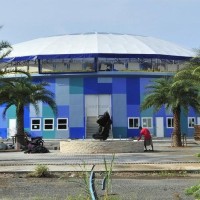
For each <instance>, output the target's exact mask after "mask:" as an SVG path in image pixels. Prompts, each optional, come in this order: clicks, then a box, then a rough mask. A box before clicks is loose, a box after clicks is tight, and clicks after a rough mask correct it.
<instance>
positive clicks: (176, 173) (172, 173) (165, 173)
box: [158, 170, 187, 177]
mask: <svg viewBox="0 0 200 200" xmlns="http://www.w3.org/2000/svg"><path fill="white" fill-rule="evenodd" d="M158 175H159V176H162V177H177V176H178V177H179V176H181V177H182V176H187V171H182V170H181V171H160V172H159V173H158Z"/></svg>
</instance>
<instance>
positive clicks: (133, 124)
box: [128, 117, 140, 129]
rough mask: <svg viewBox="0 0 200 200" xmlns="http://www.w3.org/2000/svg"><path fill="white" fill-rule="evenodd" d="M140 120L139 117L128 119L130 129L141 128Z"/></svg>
mask: <svg viewBox="0 0 200 200" xmlns="http://www.w3.org/2000/svg"><path fill="white" fill-rule="evenodd" d="M139 122H140V119H139V118H138V117H129V118H128V128H129V129H134V128H138V127H139Z"/></svg>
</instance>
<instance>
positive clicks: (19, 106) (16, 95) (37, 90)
mask: <svg viewBox="0 0 200 200" xmlns="http://www.w3.org/2000/svg"><path fill="white" fill-rule="evenodd" d="M46 86H48V84H47V83H44V82H41V83H38V84H34V83H32V81H31V79H30V78H18V79H10V80H3V81H2V83H1V88H0V105H2V104H5V109H4V112H3V115H4V116H5V114H6V111H7V110H8V109H9V108H10V107H11V106H13V105H14V106H15V107H16V118H17V136H18V137H17V144H20V145H24V144H25V140H24V137H23V136H24V107H25V106H27V105H29V104H32V105H33V106H34V108H35V110H36V112H37V113H38V112H39V107H38V103H39V102H41V101H42V102H43V103H46V104H48V105H49V106H50V107H51V108H52V110H53V111H54V112H55V113H56V103H55V101H54V98H53V93H52V92H50V91H48V90H47V89H46Z"/></svg>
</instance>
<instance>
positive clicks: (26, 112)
mask: <svg viewBox="0 0 200 200" xmlns="http://www.w3.org/2000/svg"><path fill="white" fill-rule="evenodd" d="M29 113H30V110H29V107H27V106H26V107H25V109H24V127H25V128H29V127H30V118H29Z"/></svg>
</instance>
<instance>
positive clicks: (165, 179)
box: [0, 172, 200, 200]
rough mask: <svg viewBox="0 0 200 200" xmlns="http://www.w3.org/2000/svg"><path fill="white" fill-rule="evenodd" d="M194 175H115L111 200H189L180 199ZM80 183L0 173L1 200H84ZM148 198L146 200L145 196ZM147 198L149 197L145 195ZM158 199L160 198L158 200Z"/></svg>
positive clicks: (65, 177)
mask: <svg viewBox="0 0 200 200" xmlns="http://www.w3.org/2000/svg"><path fill="white" fill-rule="evenodd" d="M102 179H103V175H102V174H96V180H97V181H96V191H97V193H98V197H100V199H101V198H103V195H104V192H105V191H103V190H102ZM199 180H200V179H199V175H198V174H192V175H188V174H184V173H176V174H173V173H168V172H163V173H162V174H156V173H151V174H140V173H131V172H130V173H116V174H113V177H112V185H113V186H112V193H111V194H110V196H112V199H113V200H114V199H116V200H118V199H121V200H126V199H131V200H134V199H139V200H143V199H144V200H146V199H154V200H156V199H158V200H160V199H162V200H164V199H175V200H180V199H192V198H191V197H187V196H185V195H184V189H185V188H187V187H190V186H192V185H194V184H196V183H197V182H198V181H199ZM85 189H86V187H85V183H84V179H83V178H81V177H80V174H79V173H74V172H71V173H70V172H68V173H59V174H51V176H50V177H45V178H34V177H29V176H27V174H23V173H13V174H12V173H0V199H1V200H13V199H14V200H24V199H26V200H27V199H28V200H29V199H30V200H47V199H48V200H51V199H52V200H64V199H66V200H68V199H69V200H72V199H80V200H84V199H86V198H85V197H86V192H85ZM145 192H146V193H147V194H148V193H149V192H150V194H151V195H154V196H149V197H148V198H147V196H146V195H147V194H145ZM158 193H159V195H158ZM148 195H149V194H148ZM160 195H163V197H161V196H160Z"/></svg>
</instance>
